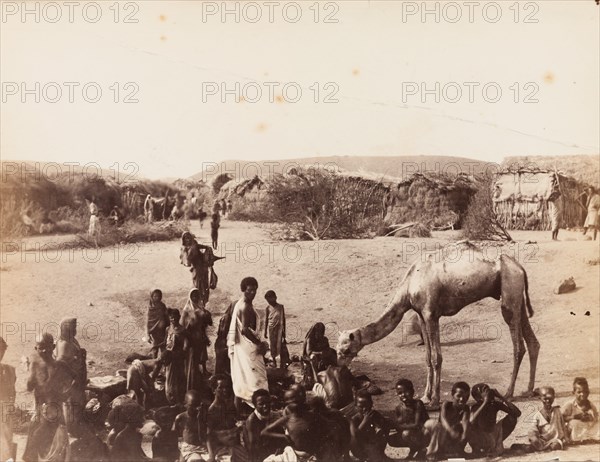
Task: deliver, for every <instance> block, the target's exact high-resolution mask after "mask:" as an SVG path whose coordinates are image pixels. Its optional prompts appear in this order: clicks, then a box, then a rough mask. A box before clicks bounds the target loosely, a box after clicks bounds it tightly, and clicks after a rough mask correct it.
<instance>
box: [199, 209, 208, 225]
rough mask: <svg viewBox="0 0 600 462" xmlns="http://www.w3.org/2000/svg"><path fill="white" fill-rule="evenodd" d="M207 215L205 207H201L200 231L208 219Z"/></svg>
mask: <svg viewBox="0 0 600 462" xmlns="http://www.w3.org/2000/svg"><path fill="white" fill-rule="evenodd" d="M206 215H207V213H206V212H205V211H204V207H200V210H199V211H198V221H200V229H202V227H203V226H204V220H205V219H206Z"/></svg>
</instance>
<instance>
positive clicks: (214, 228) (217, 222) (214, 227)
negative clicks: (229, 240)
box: [210, 212, 221, 250]
mask: <svg viewBox="0 0 600 462" xmlns="http://www.w3.org/2000/svg"><path fill="white" fill-rule="evenodd" d="M219 226H221V217H220V215H219V212H214V213H213V214H212V221H211V222H210V237H211V239H212V246H213V249H215V250H217V247H218V246H219Z"/></svg>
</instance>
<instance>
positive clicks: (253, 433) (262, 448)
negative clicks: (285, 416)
mask: <svg viewBox="0 0 600 462" xmlns="http://www.w3.org/2000/svg"><path fill="white" fill-rule="evenodd" d="M252 404H253V405H254V412H253V413H252V414H250V416H248V419H247V420H246V423H245V425H244V444H245V446H246V451H247V452H248V457H249V459H250V461H251V462H262V461H263V460H264V459H265V458H266V457H268V456H269V455H271V454H275V453H276V452H277V450H278V449H283V445H282V444H280V442H279V441H277V440H276V439H273V438H269V437H266V436H261V432H262V431H263V430H264V429H265V428H266V427H267V425H269V424H271V423H273V422H274V421H275V416H274V415H273V414H272V413H271V395H270V394H269V392H268V391H267V390H264V389H261V390H256V391H255V392H254V393H253V394H252Z"/></svg>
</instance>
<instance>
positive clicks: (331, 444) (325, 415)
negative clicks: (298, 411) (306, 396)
mask: <svg viewBox="0 0 600 462" xmlns="http://www.w3.org/2000/svg"><path fill="white" fill-rule="evenodd" d="M309 406H310V409H311V410H312V411H313V412H314V413H315V414H316V415H317V417H318V418H319V419H320V420H321V422H322V428H323V429H324V431H323V433H322V435H321V443H320V444H319V451H318V453H317V459H318V460H327V461H338V460H339V461H341V460H349V457H350V455H349V452H350V443H351V439H352V435H351V434H350V422H349V421H348V419H347V418H346V416H345V415H344V414H343V413H342V411H339V410H337V409H332V408H328V407H327V406H326V404H325V401H324V400H323V398H321V397H320V396H314V397H313V398H311V400H310V402H309Z"/></svg>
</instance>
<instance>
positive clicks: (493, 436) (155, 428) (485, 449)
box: [23, 290, 600, 462]
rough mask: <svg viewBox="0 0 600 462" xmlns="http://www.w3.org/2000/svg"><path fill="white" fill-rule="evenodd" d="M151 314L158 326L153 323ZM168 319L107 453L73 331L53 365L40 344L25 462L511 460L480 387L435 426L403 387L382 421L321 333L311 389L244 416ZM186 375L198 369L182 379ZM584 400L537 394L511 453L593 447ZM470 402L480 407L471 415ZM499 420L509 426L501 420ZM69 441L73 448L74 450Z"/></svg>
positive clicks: (504, 432) (121, 411)
mask: <svg viewBox="0 0 600 462" xmlns="http://www.w3.org/2000/svg"><path fill="white" fill-rule="evenodd" d="M160 295H161V294H160V293H159V292H158V291H155V292H154V293H153V297H151V301H150V309H149V314H150V315H149V317H148V322H149V324H150V325H151V326H153V325H155V324H156V319H158V320H159V321H160V322H158V324H159V325H160V330H159V332H160V331H163V327H164V324H165V323H166V320H164V319H162V318H161V317H162V313H163V307H164V305H163V304H162V303H161V297H160ZM197 298H198V294H197V290H192V291H191V292H190V296H189V298H188V303H187V305H186V308H185V309H184V313H185V316H182V317H184V318H186V319H185V321H186V325H194V324H193V323H192V324H189V323H188V319H187V318H189V317H190V316H192V315H195V316H196V318H195V319H194V318H192V319H194V322H195V323H197V325H198V326H201V328H200V329H199V331H200V332H205V329H206V326H207V325H209V322H208V315H206V313H203V311H202V310H201V309H199V308H198V307H197V306H196V305H197V304H198V301H197ZM275 301H276V300H275ZM274 304H275V303H273V305H274ZM273 305H272V306H273ZM152 310H157V311H156V312H158V313H161V316H158V318H157V317H156V316H154V315H152V313H153V311H152ZM165 310H166V307H165ZM166 314H167V315H168V316H167V317H168V319H169V322H170V324H169V326H168V327H167V328H166V329H164V332H165V336H164V338H158V337H156V336H154V337H152V339H151V340H152V344H153V349H154V354H155V356H158V357H156V358H148V359H137V360H134V361H133V362H132V364H131V366H130V367H129V369H128V371H127V394H126V395H121V396H118V397H117V398H115V399H114V400H113V401H112V402H111V403H110V406H109V407H110V411H109V412H108V415H107V416H106V425H107V426H108V428H109V429H110V433H109V434H108V437H107V439H106V442H103V441H102V440H101V439H100V438H99V437H98V436H97V429H94V427H93V425H91V424H89V422H86V420H85V418H84V417H85V412H86V411H88V410H89V403H88V406H86V401H87V399H86V397H85V396H84V393H83V392H84V384H85V382H86V380H87V379H86V377H87V373H86V353H85V349H83V348H81V347H80V345H79V343H78V341H77V339H76V320H75V319H73V318H71V319H65V320H63V321H62V322H61V336H60V339H59V342H58V344H57V350H58V351H57V357H56V358H54V356H53V351H54V349H55V345H54V339H53V338H52V336H51V335H49V334H44V336H43V337H42V338H41V339H40V341H39V342H38V344H37V346H36V351H35V354H34V356H32V363H31V366H30V378H29V380H28V383H27V385H28V389H29V390H31V391H33V392H34V396H35V401H36V415H35V421H33V422H32V424H31V426H30V429H29V435H28V442H27V445H26V448H25V453H24V455H23V459H24V460H25V461H26V462H38V461H42V460H43V461H47V462H59V461H60V462H75V461H79V460H81V461H114V462H117V461H119V462H133V461H141V460H149V457H148V456H147V454H146V452H145V451H144V450H143V449H142V442H143V437H144V435H146V436H148V437H150V436H151V437H152V460H159V461H171V462H174V461H182V462H190V461H194V460H198V461H199V460H208V461H210V462H212V461H214V460H217V458H218V456H219V454H221V453H222V452H223V451H226V452H228V453H229V454H230V455H231V460H232V461H233V462H237V461H251V462H254V461H266V462H293V461H308V460H313V461H346V460H352V459H350V454H351V455H352V457H353V458H354V459H358V460H360V461H373V462H378V461H388V460H389V458H388V456H387V455H386V449H387V447H388V446H390V447H394V448H407V449H408V458H417V459H419V458H421V459H423V458H427V459H428V460H443V459H446V458H449V457H465V456H467V455H469V453H468V452H466V451H465V449H466V446H467V445H469V447H470V455H472V456H476V457H487V456H498V455H500V454H502V453H503V451H505V449H504V444H503V442H504V441H505V440H506V438H507V437H508V436H509V435H510V434H511V433H512V432H513V430H514V429H515V427H516V425H517V422H518V419H519V417H521V411H520V410H519V409H518V408H517V407H516V406H515V405H514V404H512V403H510V402H509V401H507V400H506V399H504V398H503V397H502V396H501V395H500V394H499V393H498V392H497V391H496V390H494V389H492V388H491V387H489V386H488V385H486V384H484V383H478V384H476V385H474V386H473V387H472V388H471V387H469V385H468V384H467V383H465V382H457V383H455V384H454V385H453V387H452V400H451V401H447V402H444V403H442V406H441V410H440V415H439V418H437V419H431V418H430V415H429V413H428V411H427V409H426V407H425V405H424V404H423V402H422V401H420V400H419V399H417V398H415V389H414V386H413V383H412V382H411V381H410V380H408V379H406V378H401V379H399V380H398V381H397V382H396V385H395V392H396V395H397V396H398V399H399V403H398V405H397V407H396V408H395V415H394V416H393V417H391V416H384V415H383V414H382V413H380V412H378V411H377V410H375V409H374V403H373V398H372V395H374V394H379V393H377V392H376V391H374V390H373V387H370V386H365V384H364V381H362V382H361V380H360V378H358V377H354V376H353V375H352V373H351V372H350V371H349V370H348V368H347V367H345V366H338V365H337V363H336V356H335V351H334V350H333V349H332V348H331V347H330V345H329V341H328V339H327V337H326V336H325V326H324V325H323V324H322V323H317V324H315V325H314V326H313V327H312V328H311V329H310V330H309V332H308V334H307V335H306V339H305V342H304V345H303V351H302V357H301V358H299V359H301V361H302V362H303V365H304V377H303V380H302V383H294V384H293V385H290V386H288V387H287V389H285V391H284V392H283V406H280V403H281V401H280V400H279V397H278V396H274V395H275V394H276V393H274V388H271V384H269V389H270V390H271V392H269V391H268V390H266V389H258V390H256V391H254V393H253V395H252V405H253V408H247V409H246V410H244V409H240V408H239V407H238V406H236V403H235V401H234V393H233V388H232V381H231V377H230V376H229V375H228V374H226V373H215V374H213V375H212V376H210V377H209V374H208V372H207V370H206V359H207V356H206V346H207V342H206V338H205V337H204V336H201V337H199V341H198V342H197V343H198V345H197V348H196V349H194V348H192V347H191V346H190V348H189V349H188V350H186V351H188V353H186V355H185V356H181V357H180V358H179V359H177V358H178V356H176V354H177V348H178V347H177V345H176V343H177V342H178V341H179V340H178V337H177V335H179V334H178V333H182V332H184V330H185V329H184V328H183V327H182V326H181V325H180V323H179V318H180V316H179V311H178V310H168V312H167V313H166ZM204 318H206V319H204ZM150 330H151V329H150ZM182 335H183V334H182ZM204 335H205V334H204ZM181 339H183V336H182V337H181ZM181 339H180V340H181ZM186 341H187V340H186ZM163 342H164V344H163ZM162 348H164V349H162ZM182 351H183V350H182ZM165 352H171V353H170V354H165ZM178 361H179V362H178ZM179 363H181V364H179ZM190 364H191V365H193V367H187V366H189V365H190ZM280 364H281V367H286V366H287V363H285V362H283V363H282V362H280ZM191 370H193V371H194V376H193V377H192V375H190V374H189V372H190V371H191ZM159 377H163V379H164V381H165V383H164V390H163V388H162V387H161V386H160V385H159V386H156V385H157V382H158V383H160V381H157V379H158V378H159ZM192 379H193V382H190V380H192ZM367 382H368V381H367ZM190 383H193V386H190V385H189V384H190ZM169 387H170V388H169ZM375 388H376V387H375ZM379 392H381V390H379ZM589 393H590V390H589V386H588V383H587V380H586V379H585V378H582V377H577V378H575V380H574V382H573V395H574V399H572V400H570V401H569V402H568V403H566V404H565V405H564V406H563V408H562V409H561V408H560V407H558V406H554V399H555V392H554V390H553V389H552V388H551V387H542V388H540V389H539V397H540V399H541V401H542V407H541V408H540V409H539V410H538V411H537V412H536V413H535V414H534V415H533V417H531V416H529V418H528V421H527V422H526V424H527V425H528V426H529V434H528V437H529V444H526V445H523V444H515V445H513V446H512V447H511V450H512V451H520V452H521V453H523V452H530V451H545V450H557V449H563V448H564V447H565V446H566V445H569V444H573V443H580V442H587V441H598V440H599V439H600V437H599V427H598V412H597V410H596V408H595V406H594V405H593V404H592V403H591V402H590V400H589ZM471 396H472V398H473V400H474V403H473V404H471V405H470V406H469V405H468V404H467V403H468V401H469V398H470V397H471ZM88 398H89V397H88ZM55 404H59V406H54V405H55ZM275 408H279V409H275ZM499 412H502V413H505V414H506V415H505V416H504V417H503V418H502V419H500V420H498V413H499ZM102 422H104V420H103V421H102ZM69 437H71V438H75V441H72V440H71V441H70V442H69Z"/></svg>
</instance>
